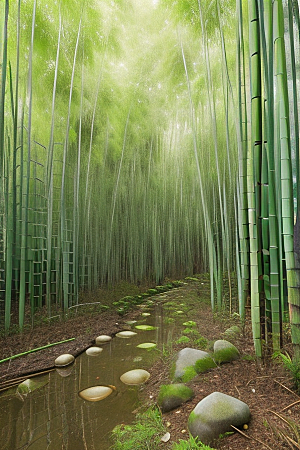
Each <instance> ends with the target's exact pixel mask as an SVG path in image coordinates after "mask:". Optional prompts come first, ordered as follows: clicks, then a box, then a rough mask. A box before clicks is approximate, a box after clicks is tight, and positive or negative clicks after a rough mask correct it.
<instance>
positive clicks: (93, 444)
mask: <svg viewBox="0 0 300 450" xmlns="http://www.w3.org/2000/svg"><path fill="white" fill-rule="evenodd" d="M146 317H147V324H149V325H151V326H153V327H155V328H154V329H153V330H147V331H142V330H138V331H137V330H136V329H135V328H134V327H135V325H132V326H133V329H134V330H135V332H136V334H133V335H131V336H130V338H127V339H118V338H115V339H113V340H112V341H110V342H108V343H107V344H105V345H103V347H102V348H103V350H102V352H101V354H100V355H99V356H98V357H97V358H91V357H90V356H88V355H87V354H86V353H85V352H84V353H82V355H81V356H80V357H78V358H77V359H76V360H75V363H74V364H73V365H72V366H68V367H66V368H57V369H56V371H53V372H50V373H49V374H47V375H44V376H41V377H37V378H36V380H37V381H44V382H47V384H45V385H44V386H42V387H41V388H39V389H37V390H35V391H34V392H30V393H29V394H27V396H24V395H20V394H17V395H16V394H15V392H16V388H14V389H13V391H12V390H10V391H9V392H8V391H6V392H4V393H2V394H1V396H0V433H1V434H0V439H1V449H2V450H21V449H28V450H44V449H45V450H46V449H47V450H59V449H64V450H105V449H108V448H109V447H110V445H111V442H110V440H109V436H110V432H111V430H112V429H113V428H114V427H115V426H116V425H117V424H120V423H130V422H131V421H132V420H133V418H134V416H133V414H132V411H133V410H134V409H135V408H136V407H137V405H138V390H139V387H138V386H130V385H125V384H124V383H122V381H120V377H121V375H122V374H124V373H125V372H128V371H130V370H133V369H145V370H146V369H149V368H150V367H151V365H152V364H153V361H154V359H155V358H157V357H158V355H159V352H158V351H157V348H159V349H162V348H163V346H164V345H165V344H166V343H167V342H168V340H170V339H172V336H173V330H174V323H171V324H169V325H168V326H166V325H165V324H164V323H163V322H164V314H163V309H162V306H161V305H156V306H155V307H152V310H151V316H146ZM144 320H145V318H144V317H142V316H141V320H140V321H139V322H138V323H143V321H144ZM145 342H150V343H151V342H152V343H156V345H157V348H156V349H154V350H152V351H150V352H148V351H147V350H145V349H143V348H137V346H138V345H139V344H141V343H145ZM98 345H99V344H98ZM149 372H150V375H151V369H149ZM92 386H114V387H115V390H114V394H113V395H108V396H107V397H105V398H103V399H102V400H101V401H93V402H90V401H86V400H83V399H82V398H80V396H79V395H78V393H79V392H82V391H83V390H85V389H87V388H90V387H92Z"/></svg>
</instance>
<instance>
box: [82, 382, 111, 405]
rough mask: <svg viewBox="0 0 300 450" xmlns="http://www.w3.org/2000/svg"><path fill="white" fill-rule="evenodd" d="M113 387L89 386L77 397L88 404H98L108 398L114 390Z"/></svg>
mask: <svg viewBox="0 0 300 450" xmlns="http://www.w3.org/2000/svg"><path fill="white" fill-rule="evenodd" d="M113 388H114V386H91V387H89V388H87V389H83V391H80V392H79V394H78V395H79V397H81V398H83V399H84V400H87V401H88V402H98V401H99V400H103V399H104V398H106V397H108V396H109V395H110V394H111V393H112V392H113V391H114V390H115V389H113Z"/></svg>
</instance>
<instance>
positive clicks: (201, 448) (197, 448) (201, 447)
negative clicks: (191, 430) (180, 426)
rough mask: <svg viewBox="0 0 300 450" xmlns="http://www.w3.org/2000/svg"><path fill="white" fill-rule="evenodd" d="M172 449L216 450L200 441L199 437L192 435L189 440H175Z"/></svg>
mask: <svg viewBox="0 0 300 450" xmlns="http://www.w3.org/2000/svg"><path fill="white" fill-rule="evenodd" d="M172 450H214V449H213V448H212V447H209V446H208V445H205V444H203V443H202V442H200V441H199V439H198V438H197V437H196V438H194V437H193V436H190V437H189V439H188V440H186V441H183V440H181V439H180V440H179V442H175V443H174V444H173V445H172Z"/></svg>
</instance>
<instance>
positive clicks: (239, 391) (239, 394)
mask: <svg viewBox="0 0 300 450" xmlns="http://www.w3.org/2000/svg"><path fill="white" fill-rule="evenodd" d="M234 387H235V388H236V390H237V393H238V394H239V397H240V396H241V394H240V391H239V390H238V388H237V387H236V386H234Z"/></svg>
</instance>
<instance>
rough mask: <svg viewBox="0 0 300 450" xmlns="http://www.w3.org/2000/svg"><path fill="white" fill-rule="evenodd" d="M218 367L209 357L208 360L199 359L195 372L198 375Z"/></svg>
mask: <svg viewBox="0 0 300 450" xmlns="http://www.w3.org/2000/svg"><path fill="white" fill-rule="evenodd" d="M216 366H217V364H216V363H215V361H214V360H213V359H212V358H211V357H210V356H207V357H206V358H202V359H198V361H196V363H195V370H196V372H197V373H203V372H206V371H207V370H209V369H213V368H214V367H216Z"/></svg>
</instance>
